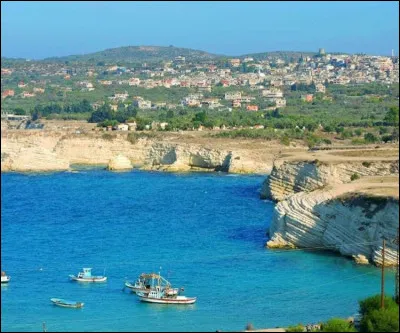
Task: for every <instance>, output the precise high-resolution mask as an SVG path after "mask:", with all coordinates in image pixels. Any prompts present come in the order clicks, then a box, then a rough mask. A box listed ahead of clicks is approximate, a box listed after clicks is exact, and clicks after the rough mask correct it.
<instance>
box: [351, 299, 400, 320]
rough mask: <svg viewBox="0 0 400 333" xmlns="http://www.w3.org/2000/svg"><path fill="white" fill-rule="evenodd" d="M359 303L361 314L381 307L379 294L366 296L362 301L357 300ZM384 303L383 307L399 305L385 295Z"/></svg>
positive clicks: (389, 307) (396, 306)
mask: <svg viewBox="0 0 400 333" xmlns="http://www.w3.org/2000/svg"><path fill="white" fill-rule="evenodd" d="M359 304H360V314H361V315H362V316H364V315H365V314H367V313H368V312H371V311H373V310H379V309H380V308H381V295H375V296H371V297H368V298H366V299H364V300H362V301H359ZM384 304H385V309H391V308H398V307H399V306H398V305H397V304H396V302H395V301H394V300H393V299H392V298H391V297H390V296H385V299H384Z"/></svg>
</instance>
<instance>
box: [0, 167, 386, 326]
mask: <svg viewBox="0 0 400 333" xmlns="http://www.w3.org/2000/svg"><path fill="white" fill-rule="evenodd" d="M263 180H264V177H261V176H236V175H229V174H222V173H221V174H220V173H213V174H211V173H191V174H171V173H158V172H142V171H136V170H135V171H132V172H127V173H112V172H107V171H104V170H99V169H97V170H96V169H92V170H85V169H82V170H80V171H79V172H60V173H50V174H18V173H7V174H2V175H1V269H2V270H5V271H6V272H7V274H8V275H10V276H11V281H10V283H9V285H6V286H4V285H2V286H1V331H4V332H6V331H20V332H21V331H42V324H43V322H45V323H46V328H47V331H48V332H51V331H76V332H78V331H87V332H89V331H110V332H111V331H127V332H128V331H214V332H215V331H216V330H223V331H227V330H230V331H235V330H241V329H243V328H244V327H245V326H246V324H247V323H252V324H253V326H254V327H256V328H261V327H275V326H285V325H290V324H296V323H299V322H301V323H316V322H318V321H323V320H326V319H328V318H331V317H333V316H343V317H347V316H350V315H352V314H354V313H356V312H357V309H358V303H357V301H358V300H359V299H361V298H363V297H366V296H369V295H371V294H376V293H379V291H380V270H379V269H377V268H374V267H371V266H369V267H361V266H356V265H355V264H354V263H353V262H352V261H351V260H349V259H346V258H343V257H341V256H338V255H335V254H331V253H321V252H311V251H303V250H294V251H282V250H275V251H273V250H268V249H265V248H264V244H265V242H266V240H267V237H266V234H265V232H266V230H267V227H268V225H269V223H270V221H271V216H272V212H273V208H274V204H273V203H271V202H266V201H262V200H260V199H259V190H260V187H261V183H262V181H263ZM82 267H93V273H94V274H97V275H102V274H103V272H104V270H105V274H106V275H107V276H108V282H107V283H105V284H90V285H80V284H78V283H74V282H70V281H69V280H68V275H69V274H77V273H78V272H79V271H81V269H82ZM159 271H160V272H161V275H163V276H164V277H165V278H167V279H168V280H170V281H171V283H172V284H173V285H174V286H176V287H184V288H185V295H187V296H196V297H197V302H196V303H195V304H194V305H184V306H182V305H159V304H146V303H141V302H139V301H138V299H137V298H136V296H135V295H134V294H132V293H129V292H128V291H122V288H123V284H124V281H125V279H130V280H134V279H136V278H137V276H138V275H139V274H141V273H143V272H159ZM386 288H387V292H388V293H393V290H394V272H393V271H392V270H391V269H387V271H386ZM52 297H58V298H65V299H69V300H75V301H81V302H84V303H85V307H84V308H83V309H66V308H60V307H56V306H54V305H52V304H51V302H50V298H52Z"/></svg>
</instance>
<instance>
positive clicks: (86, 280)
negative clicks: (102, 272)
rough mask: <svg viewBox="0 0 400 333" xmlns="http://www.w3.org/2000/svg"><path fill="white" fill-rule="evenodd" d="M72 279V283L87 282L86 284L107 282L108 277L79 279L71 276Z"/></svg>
mask: <svg viewBox="0 0 400 333" xmlns="http://www.w3.org/2000/svg"><path fill="white" fill-rule="evenodd" d="M70 278H71V280H72V281H77V282H85V283H89V282H90V283H93V282H94V283H98V282H106V281H107V277H106V276H101V277H95V276H93V277H90V278H78V277H76V276H74V275H70Z"/></svg>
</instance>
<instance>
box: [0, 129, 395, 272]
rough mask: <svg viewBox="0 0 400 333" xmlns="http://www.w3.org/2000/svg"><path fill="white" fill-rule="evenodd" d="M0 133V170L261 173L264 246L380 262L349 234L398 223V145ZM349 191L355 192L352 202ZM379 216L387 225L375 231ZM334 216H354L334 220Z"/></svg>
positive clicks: (363, 235)
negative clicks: (268, 207)
mask: <svg viewBox="0 0 400 333" xmlns="http://www.w3.org/2000/svg"><path fill="white" fill-rule="evenodd" d="M1 134H2V148H3V150H2V156H1V172H2V173H6V172H22V173H52V172H57V171H69V172H74V171H79V170H80V169H108V170H110V171H112V172H115V171H130V170H143V171H157V172H173V173H175V172H176V173H190V172H206V173H208V172H225V173H228V174H248V175H264V176H268V177H267V178H266V180H265V181H264V184H263V186H262V191H261V199H268V200H272V201H274V202H276V203H277V204H276V206H275V210H274V215H273V218H272V223H271V226H270V229H269V235H270V240H269V241H268V242H267V244H266V246H267V247H270V248H293V247H299V248H304V247H305V248H307V247H317V248H324V249H330V250H333V251H336V252H339V253H340V254H342V255H345V256H348V257H351V258H353V259H354V260H355V261H356V262H357V263H360V264H368V263H374V264H375V265H380V264H381V260H382V258H381V255H380V246H381V245H379V244H377V245H376V246H375V245H374V247H370V246H367V247H363V246H351V245H350V243H351V242H350V239H347V238H348V237H347V236H346V235H348V234H351V235H352V238H354V237H355V239H358V241H359V242H360V243H362V242H372V241H374V242H376V241H377V240H378V239H380V237H381V235H382V234H384V235H385V236H386V237H389V238H393V237H394V236H395V233H396V227H397V228H398V215H399V214H398V195H397V197H396V193H398V189H399V185H398V183H399V182H398V175H399V152H398V144H387V145H369V146H358V147H349V146H344V145H342V146H339V145H333V146H331V147H329V148H328V149H320V150H309V149H307V148H306V147H304V146H302V145H301V144H300V143H293V144H292V145H290V146H283V145H282V144H279V143H278V142H272V141H271V142H269V141H263V140H248V139H247V140H244V139H242V140H238V139H213V140H210V138H209V137H207V135H204V134H203V133H194V132H193V133H192V132H188V133H183V134H182V133H165V132H163V133H157V137H155V138H140V139H139V140H137V141H136V142H134V143H131V142H129V141H128V140H127V133H116V134H115V136H114V137H113V139H112V140H110V139H109V138H108V139H104V137H103V136H102V133H98V132H94V133H92V132H86V133H83V134H82V133H79V134H77V133H75V132H72V133H71V131H69V132H68V131H67V132H66V131H64V132H63V131H55V130H45V131H40V132H33V131H29V130H14V131H13V130H3V131H2V133H1ZM355 175H357V180H356V179H353V178H354V177H355ZM388 177H389V178H388ZM358 178H360V179H358ZM355 197H359V198H360V199H359V200H358V202H357V204H355V203H354V202H355V201H354V198H355ZM370 197H378V198H382V199H385V198H386V199H388V202H390V205H389V206H390V207H391V208H390V209H389V206H385V207H386V209H382V207H383V206H382V205H381V206H379V207H380V210H379V211H378V210H377V209H376V208H374V207H375V203H374V200H375V201H376V200H377V199H374V200H372V201H371V200H370V199H369V198H370ZM391 198H394V199H395V200H390V199H391ZM357 207H359V208H357ZM360 209H361V210H360ZM330 211H332V212H330ZM333 211H336V213H333ZM339 211H340V212H341V213H340V214H339V215H338V213H337V212H339ZM371 212H373V213H371ZM379 212H381V213H382V214H385V213H387V212H389V214H388V215H387V214H386V215H385V216H383V215H382V216H381V215H380V214H381V213H379ZM337 215H338V216H340V218H336V216H337ZM356 217H357V218H356ZM380 219H385V221H388V222H387V223H386V225H385V226H384V227H381V228H380V229H377V225H378V224H379V223H378V222H379V220H380ZM340 220H350V221H353V220H354V221H356V220H357V221H358V220H361V221H359V223H358V224H357V223H356V224H353V225H350V224H347V225H341V224H340V223H341V222H340ZM371 223H372V226H371ZM364 225H368V226H369V227H367V228H366V227H365V226H364ZM338 228H339V229H340V230H342V231H341V232H339V233H338V232H336V231H335V230H336V229H338ZM371 235H372V236H371ZM388 251H389V252H388V256H387V262H386V263H385V265H393V264H394V260H395V258H396V252H395V248H394V247H393V248H392V247H390V246H388Z"/></svg>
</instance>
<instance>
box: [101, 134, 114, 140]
mask: <svg viewBox="0 0 400 333" xmlns="http://www.w3.org/2000/svg"><path fill="white" fill-rule="evenodd" d="M101 138H102V139H103V140H108V141H112V140H114V135H111V134H109V133H104V134H103V135H102V136H101Z"/></svg>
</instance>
